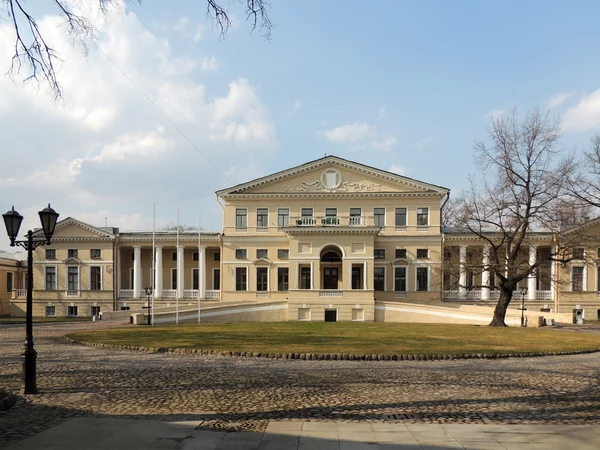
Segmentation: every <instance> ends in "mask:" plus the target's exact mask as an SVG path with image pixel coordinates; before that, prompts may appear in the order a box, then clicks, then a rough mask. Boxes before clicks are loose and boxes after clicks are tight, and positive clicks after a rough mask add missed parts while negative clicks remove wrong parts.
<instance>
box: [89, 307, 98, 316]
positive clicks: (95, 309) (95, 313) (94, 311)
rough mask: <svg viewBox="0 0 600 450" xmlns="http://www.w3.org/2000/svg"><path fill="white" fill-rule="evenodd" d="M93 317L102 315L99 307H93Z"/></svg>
mask: <svg viewBox="0 0 600 450" xmlns="http://www.w3.org/2000/svg"><path fill="white" fill-rule="evenodd" d="M91 315H92V316H99V315H100V307H99V306H92V307H91Z"/></svg>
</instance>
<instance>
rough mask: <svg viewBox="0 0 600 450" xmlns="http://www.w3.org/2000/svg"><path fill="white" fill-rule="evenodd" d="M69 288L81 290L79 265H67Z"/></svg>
mask: <svg viewBox="0 0 600 450" xmlns="http://www.w3.org/2000/svg"><path fill="white" fill-rule="evenodd" d="M67 290H68V291H78V290H79V267H67Z"/></svg>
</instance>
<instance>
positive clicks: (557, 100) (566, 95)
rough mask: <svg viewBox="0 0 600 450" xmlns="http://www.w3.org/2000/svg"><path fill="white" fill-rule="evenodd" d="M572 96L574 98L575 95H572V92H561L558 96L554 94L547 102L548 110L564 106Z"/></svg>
mask: <svg viewBox="0 0 600 450" xmlns="http://www.w3.org/2000/svg"><path fill="white" fill-rule="evenodd" d="M572 96H573V93H571V92H559V93H558V94H554V95H553V96H552V97H550V98H549V99H548V101H547V102H546V108H547V109H554V108H556V107H558V106H560V105H562V104H563V103H564V102H565V101H567V100H568V99H570V98H571V97H572Z"/></svg>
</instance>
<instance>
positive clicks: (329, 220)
mask: <svg viewBox="0 0 600 450" xmlns="http://www.w3.org/2000/svg"><path fill="white" fill-rule="evenodd" d="M367 225H371V226H375V223H374V221H373V218H372V217H366V216H318V217H317V216H300V217H290V222H289V224H288V226H290V227H359V226H367Z"/></svg>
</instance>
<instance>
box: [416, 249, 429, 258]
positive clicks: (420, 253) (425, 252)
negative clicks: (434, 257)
mask: <svg viewBox="0 0 600 450" xmlns="http://www.w3.org/2000/svg"><path fill="white" fill-rule="evenodd" d="M417 258H429V249H427V248H418V249H417Z"/></svg>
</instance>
